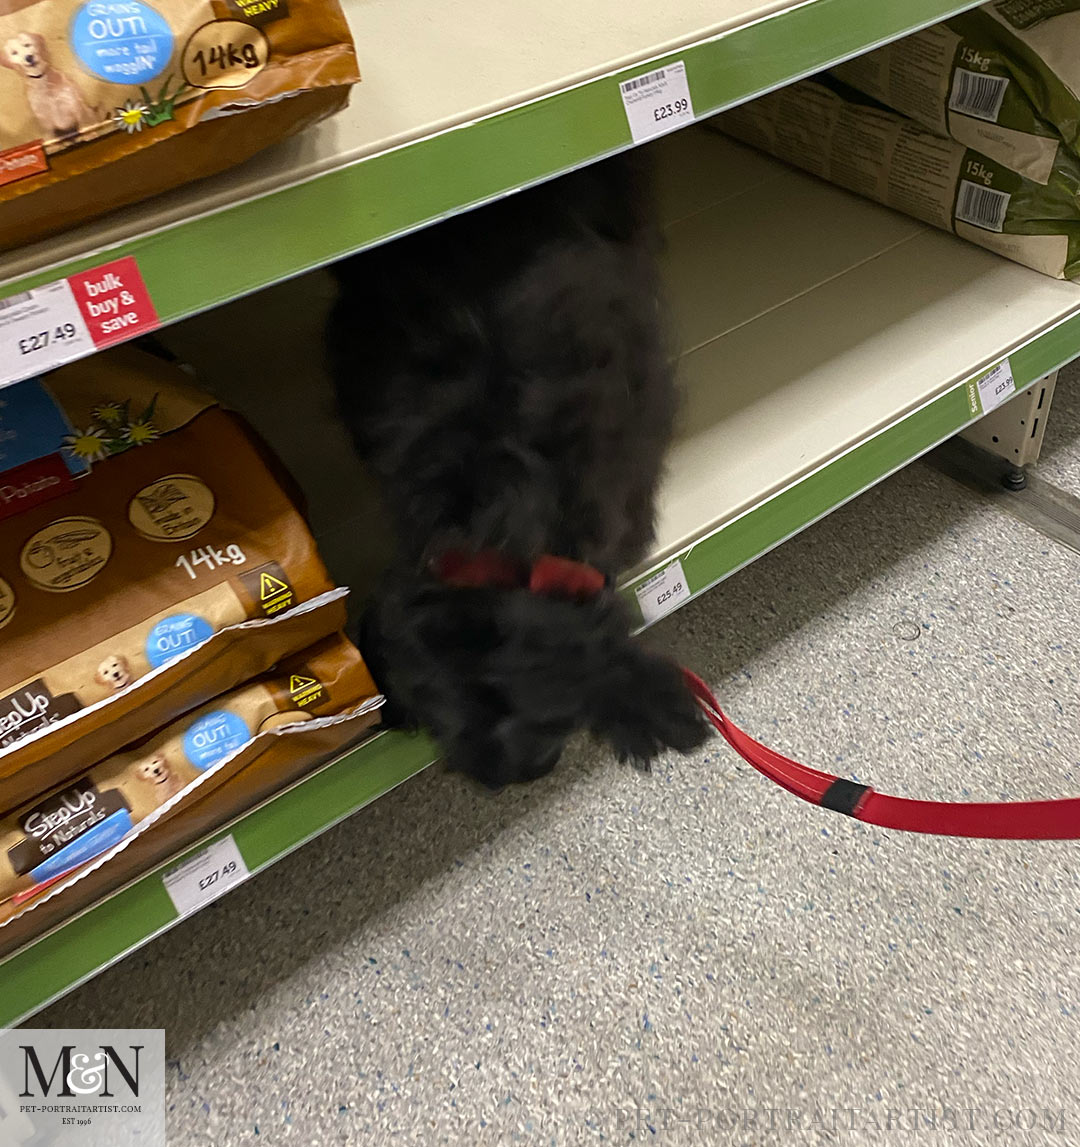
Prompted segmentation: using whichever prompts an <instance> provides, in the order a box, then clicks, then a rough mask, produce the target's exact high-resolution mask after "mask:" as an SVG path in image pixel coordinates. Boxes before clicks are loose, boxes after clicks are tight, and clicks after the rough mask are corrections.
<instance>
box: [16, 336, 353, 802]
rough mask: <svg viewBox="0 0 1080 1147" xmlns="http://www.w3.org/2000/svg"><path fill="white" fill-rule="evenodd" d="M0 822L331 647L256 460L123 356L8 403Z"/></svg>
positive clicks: (293, 525) (238, 437)
mask: <svg viewBox="0 0 1080 1147" xmlns="http://www.w3.org/2000/svg"><path fill="white" fill-rule="evenodd" d="M3 393H4V402H5V406H4V408H3V409H2V410H0V468H2V469H3V473H0V516H2V517H3V518H4V519H5V520H3V521H2V522H0V813H2V812H3V811H5V810H7V809H11V808H14V807H16V806H17V805H19V804H22V803H23V802H24V801H26V800H28V799H30V798H31V797H33V796H34V795H35V794H37V793H40V792H42V791H44V790H45V789H47V788H50V787H52V786H53V785H54V784H56V783H59V782H60V781H62V780H64V779H65V777H67V776H70V775H72V774H73V773H75V772H76V771H78V769H79V768H81V767H84V766H85V765H86V764H87V763H90V762H92V761H93V760H96V759H100V757H101V756H104V755H105V754H107V753H110V752H115V751H116V750H117V749H118V748H120V747H121V746H122V745H124V744H126V743H128V742H129V741H131V740H132V739H134V738H136V737H140V736H143V735H144V734H146V733H148V732H149V731H150V730H151V729H153V728H156V727H159V726H160V725H161V724H163V723H164V722H165V721H168V720H171V719H172V718H173V717H175V716H176V715H178V714H179V713H182V712H184V711H186V710H187V709H190V708H191V707H192V706H194V705H196V704H200V703H201V702H202V701H204V700H206V699H207V698H209V697H212V696H216V695H217V694H219V693H221V692H222V691H224V690H226V689H229V688H232V687H233V686H234V685H236V684H238V683H239V682H241V681H243V680H246V679H247V678H249V677H251V676H252V675H253V674H254V673H259V672H262V671H264V670H265V669H267V668H269V667H270V666H271V665H273V664H274V663H275V662H276V661H278V660H279V659H280V658H281V657H283V656H287V655H288V654H290V653H292V652H295V651H296V650H299V649H302V648H304V647H306V646H308V645H310V644H311V643H312V642H314V641H317V640H318V639H320V638H322V637H324V636H326V635H327V634H330V633H333V632H336V631H337V630H338V629H340V627H341V625H342V622H343V618H344V604H343V601H342V597H343V592H342V591H337V592H334V587H333V585H332V583H331V581H330V579H329V577H328V575H327V573H326V570H325V568H324V566H323V564H322V562H321V560H320V559H319V555H318V553H317V550H316V547H315V543H314V540H313V539H312V537H311V534H310V532H309V531H308V528H307V526H306V524H305V522H304V521H303V519H302V517H301V516H300V514H299V512H298V511H297V509H296V508H295V506H294V504H293V502H292V500H291V499H290V498H289V497H288V496H287V494H286V491H285V489H284V488H283V484H282V480H280V479H279V478H278V476H277V475H276V474H275V473H274V472H273V471H272V469H271V467H270V466H269V465H268V463H267V461H266V459H265V453H264V450H263V448H262V447H261V445H260V444H259V443H257V442H256V441H255V440H254V439H253V438H252V437H251V434H250V432H249V431H248V429H247V428H246V427H245V426H244V425H243V424H242V423H241V422H240V421H239V420H238V419H236V418H235V417H234V416H233V415H231V414H229V413H227V412H226V411H224V410H221V409H219V408H218V407H216V406H213V405H211V404H210V400H209V399H207V398H206V397H205V396H203V395H201V394H199V393H198V392H197V391H194V390H192V389H191V388H190V387H188V386H187V385H186V377H185V376H184V375H183V373H182V372H180V371H179V370H177V369H176V368H174V367H172V366H170V365H168V364H166V363H163V362H161V361H160V360H158V359H156V358H154V357H153V356H150V355H147V354H144V353H142V352H139V351H136V350H133V349H132V348H127V347H124V348H120V349H119V350H117V351H111V352H108V353H106V354H101V355H96V356H94V357H93V358H90V359H86V360H84V361H82V362H79V363H75V364H73V365H71V366H68V367H64V368H62V369H61V370H58V371H56V372H55V373H53V374H52V375H50V376H48V377H47V378H46V379H45V380H42V381H30V382H25V383H21V384H19V385H17V386H14V387H10V388H8V389H7V390H5V391H4V392H3Z"/></svg>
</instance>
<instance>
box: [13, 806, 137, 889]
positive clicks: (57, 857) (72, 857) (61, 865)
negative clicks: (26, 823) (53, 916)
mask: <svg viewBox="0 0 1080 1147" xmlns="http://www.w3.org/2000/svg"><path fill="white" fill-rule="evenodd" d="M132 828H134V824H133V822H132V819H131V813H130V812H129V811H128V810H127V809H126V808H125V809H120V810H119V811H118V812H114V813H112V815H111V816H107V817H106V818H105V819H104V820H103V821H101V822H99V823H98V824H96V825H94V827H93V828H91V829H87V831H86V832H84V833H82V834H81V835H80V836H78V837H76V839H75V840H73V841H72V842H71V844H68V845H66V846H65V847H63V848H61V849H58V850H57V851H56V852H54V853H53V854H52V855H51V856H50V857H49V858H48V860H45V861H44V862H43V863H41V864H39V865H38V866H37V867H36V868H35V869H33V870H32V871H31V872H30V876H31V878H32V879H33V880H34V881H35V882H36V883H38V884H43V883H44V882H45V881H46V880H51V879H52V878H53V877H54V876H59V875H61V873H64V872H68V871H69V870H70V869H72V868H76V867H78V866H79V865H80V864H85V863H86V862H87V861H88V860H93V858H94V857H95V856H99V855H100V854H101V853H103V852H105V851H106V849H109V848H112V846H113V845H114V844H119V843H120V841H122V840H123V839H124V837H125V836H127V834H128V833H129V832H131V830H132Z"/></svg>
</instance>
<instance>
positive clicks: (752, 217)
mask: <svg viewBox="0 0 1080 1147" xmlns="http://www.w3.org/2000/svg"><path fill="white" fill-rule="evenodd" d="M655 147H656V149H657V151H658V153H659V155H658V159H659V161H660V162H659V163H658V168H659V171H660V173H661V177H662V186H661V208H662V213H663V216H664V218H665V220H666V221H667V231H668V238H669V244H668V261H669V272H668V278H669V282H670V293H671V300H672V309H673V314H674V320H675V323H676V325H677V328H678V332H679V339H680V345H681V346H682V347H683V352H682V358H681V378H682V382H683V385H684V388H685V393H686V400H685V404H684V410H683V413H682V418H681V428H680V431H679V436H678V438H677V441H676V442H675V444H674V446H673V449H672V451H671V455H670V462H669V473H668V477H667V480H666V482H665V485H664V488H663V490H662V495H661V502H660V525H659V539H658V543H657V547H656V550H655V552H654V554H653V555H652V557H651V558H650V559H649V561H648V562H646V563H644V564H643V565H642V567H641V568H640V569H639V570H637V571H632V573H631V574H630V575H629V576H628V578H627V580H626V590H627V592H628V593H629V594H630V596H631V598H632V599H633V596H634V595H633V590H634V589H635V587H637V586H638V585H640V584H641V583H642V582H643V581H644V580H646V579H647V577H648V576H649V575H650V574H651V572H652V571H654V570H656V569H660V568H663V566H664V565H666V564H667V563H668V562H670V561H672V560H673V559H675V558H678V559H679V560H680V561H681V564H682V567H683V571H684V573H685V578H686V582H687V584H688V586H689V589H690V592H691V594H697V593H700V592H702V591H703V590H704V589H706V588H707V587H708V586H710V585H712V584H714V583H715V582H717V581H719V580H720V579H722V578H723V577H725V576H727V575H728V574H729V573H731V572H732V571H733V570H734V569H737V568H738V567H740V566H741V565H743V564H745V563H746V562H748V561H750V560H752V559H753V558H754V557H756V556H757V555H758V554H760V553H762V552H764V551H765V550H767V549H769V548H770V547H772V546H774V545H776V544H778V543H779V542H780V541H782V540H784V539H785V538H786V537H788V536H790V535H792V534H794V533H796V532H797V531H798V530H800V529H802V528H804V527H805V526H806V525H808V524H809V523H810V522H812V521H814V520H815V519H817V518H819V517H821V516H822V515H824V514H826V513H828V512H829V511H830V510H831V509H833V508H834V507H835V506H837V505H839V504H841V503H842V502H844V501H846V500H847V499H849V498H851V497H853V496H854V495H855V494H857V493H858V492H859V491H860V490H862V489H865V488H866V487H867V486H869V485H872V484H873V483H874V482H877V481H879V480H880V479H881V478H883V477H884V476H885V475H887V474H888V473H890V472H892V471H893V470H895V469H897V468H898V467H900V466H902V465H904V464H905V463H906V462H908V461H910V460H911V459H913V458H915V457H917V456H918V455H919V454H921V453H923V452H925V451H926V450H928V449H930V448H931V447H932V446H933V445H935V444H936V443H937V442H939V441H941V440H942V439H944V438H946V437H949V436H950V435H952V434H953V433H955V432H956V431H958V430H959V429H961V428H962V427H963V426H965V425H967V424H968V423H970V422H971V421H973V419H974V418H975V417H977V415H978V409H977V403H976V405H975V406H973V405H972V402H971V399H970V398H969V394H970V389H971V388H970V385H969V384H970V383H971V381H972V380H973V379H974V378H977V377H978V376H979V375H980V374H981V373H982V372H984V371H985V370H986V369H987V368H988V367H990V366H992V365H994V364H995V363H997V362H999V361H1000V360H1002V359H1003V358H1005V357H1008V358H1009V359H1010V362H1011V366H1012V369H1013V373H1014V375H1015V377H1016V381H1017V386H1018V388H1020V389H1022V388H1023V387H1024V386H1025V385H1027V384H1028V383H1030V382H1033V381H1035V380H1036V379H1037V378H1039V377H1041V376H1042V375H1044V374H1046V373H1047V372H1049V371H1050V370H1052V369H1054V368H1055V367H1057V366H1059V365H1061V364H1062V363H1064V362H1066V361H1068V360H1069V359H1071V358H1073V357H1076V356H1077V354H1080V287H1077V286H1076V285H1074V284H1070V283H1061V282H1057V281H1055V280H1052V279H1048V278H1045V277H1043V276H1041V275H1038V274H1036V273H1035V272H1033V271H1028V270H1026V269H1024V268H1022V267H1019V266H1016V265H1015V264H1012V263H1009V262H1006V261H1005V260H1003V259H1000V258H998V257H997V256H995V255H992V254H990V253H988V252H986V251H983V250H981V249H979V248H976V247H973V246H970V245H968V244H966V243H963V242H962V241H960V240H957V239H955V238H953V237H952V236H950V235H947V234H943V233H941V232H937V231H932V230H929V229H927V228H925V227H923V226H922V225H921V224H918V223H915V222H913V221H912V220H909V219H907V218H906V217H904V216H901V215H897V214H895V213H894V212H891V211H889V210H887V209H885V208H882V207H878V206H876V205H874V204H871V203H869V202H866V201H864V200H861V199H858V198H856V197H854V196H852V195H849V194H848V193H846V192H843V191H840V190H837V189H835V188H832V187H829V186H828V185H826V184H824V183H821V182H819V181H817V180H815V179H813V178H812V177H810V176H807V175H804V174H802V173H799V172H796V171H794V170H792V169H790V168H787V167H785V166H784V165H782V164H779V163H777V162H775V161H773V160H770V159H767V158H765V157H763V156H760V155H758V154H756V153H754V152H752V151H749V150H747V149H745V148H743V147H742V146H740V145H738V144H735V143H732V142H730V141H728V140H726V139H724V138H723V137H721V136H718V135H716V134H714V133H712V132H710V131H707V130H705V129H694V130H692V131H688V132H682V133H679V134H677V135H674V136H671V137H669V138H668V139H665V140H663V141H660V142H659V143H658V144H656V145H655ZM328 301H329V293H328V292H327V290H326V283H325V281H324V280H322V279H320V278H318V277H316V278H314V279H309V280H305V281H298V282H296V283H293V284H289V285H287V286H285V287H282V288H279V289H278V290H277V291H275V292H270V293H268V294H267V295H264V296H261V297H257V298H251V299H247V300H244V301H242V302H239V303H237V304H235V305H234V306H233V307H230V308H227V309H222V310H221V311H218V312H214V313H211V314H207V315H205V316H202V317H201V318H199V319H198V320H195V321H194V322H192V323H189V324H184V326H182V327H178V328H176V329H175V330H174V331H173V332H170V339H171V341H172V342H173V345H174V346H175V347H176V349H178V350H180V351H181V352H182V353H184V355H185V357H187V358H189V359H191V360H192V361H193V362H194V364H195V366H196V367H197V368H198V369H199V371H200V374H201V375H202V377H203V379H204V381H205V382H206V383H207V384H208V385H210V386H211V387H214V388H216V389H218V390H219V391H221V392H224V393H225V394H227V396H228V397H229V398H230V399H231V400H232V401H233V402H234V404H236V405H239V406H240V407H241V408H242V409H244V410H245V412H246V413H248V414H249V416H250V417H251V418H252V419H253V420H254V421H255V422H256V423H257V424H258V425H259V428H260V429H261V430H262V431H263V433H264V434H265V435H266V437H267V438H268V439H269V440H270V441H271V443H272V444H273V445H274V446H275V447H276V449H277V450H278V451H279V453H281V454H282V455H283V457H284V458H285V460H286V461H287V463H288V464H289V465H290V467H291V469H292V470H293V471H294V472H295V473H296V474H297V476H298V477H299V478H300V480H301V482H302V484H304V485H305V486H306V487H307V490H308V493H309V496H310V497H311V499H312V510H313V515H314V519H315V522H316V531H317V533H318V534H319V536H320V544H321V545H322V546H323V548H324V549H325V550H326V552H327V554H328V556H329V557H330V558H331V564H332V565H335V564H336V563H337V562H340V561H345V560H347V559H348V554H349V552H350V551H359V550H363V549H365V548H366V545H367V542H368V539H369V538H373V537H375V535H376V533H377V527H376V525H375V522H374V518H373V516H372V510H371V506H370V503H369V502H368V501H367V500H366V497H365V496H363V495H361V496H358V497H357V498H356V499H355V501H354V504H352V505H350V504H349V501H348V498H347V493H348V492H349V491H351V490H354V489H359V488H360V487H359V485H358V481H359V479H358V473H357V470H356V467H357V463H356V461H355V458H353V456H352V453H351V450H350V449H349V448H348V443H347V439H346V437H345V435H344V432H343V429H342V428H341V427H340V426H337V425H333V423H332V421H331V420H332V418H333V415H332V408H331V406H330V404H329V398H328V392H327V390H326V385H327V384H326V382H325V379H323V380H321V381H320V378H319V374H318V371H317V370H316V369H315V368H314V366H312V367H310V368H309V369H307V370H306V371H303V373H302V375H301V376H302V377H304V379H305V390H304V410H305V419H304V422H303V434H302V435H301V434H300V432H299V430H298V420H297V418H296V410H297V407H296V404H295V402H293V403H290V402H289V401H288V400H287V396H288V394H289V393H290V391H291V388H293V387H294V386H295V379H296V377H297V376H298V372H300V371H301V370H302V367H301V365H300V364H301V363H302V362H303V361H304V360H305V357H306V356H309V355H310V346H311V342H312V340H313V339H314V338H315V337H316V333H317V332H318V331H319V330H320V329H321V323H322V317H321V312H320V308H324V307H325V306H326V305H327V303H328ZM290 314H291V315H293V316H295V326H296V330H295V331H294V334H295V335H296V337H295V338H294V339H293V340H292V341H290V342H289V343H288V345H286V346H282V345H281V344H280V343H279V342H275V341H274V339H273V337H272V336H273V334H274V332H275V331H280V330H281V327H282V323H283V322H284V318H283V316H286V315H290ZM279 385H280V387H281V388H282V389H281V390H280V391H276V390H275V387H276V386H279ZM320 387H321V388H322V389H320ZM281 395H284V396H285V397H284V398H281V397H279V396H281ZM338 534H340V537H338ZM335 538H337V541H338V542H340V543H341V544H340V545H338V544H336V543H335ZM350 572H351V571H349V570H345V571H344V575H345V576H343V580H346V578H348V580H353V579H352V578H351V577H348V574H349V573H350ZM341 573H342V571H341V570H340V569H339V574H341ZM433 756H434V749H433V747H432V746H431V744H430V743H429V742H427V741H425V740H423V739H419V738H406V737H402V736H399V735H397V734H384V735H382V736H380V737H378V738H376V739H375V740H374V741H372V742H370V743H368V744H367V745H365V746H363V747H361V748H360V749H358V750H356V751H355V752H353V753H351V754H349V755H348V756H346V757H345V758H343V759H342V760H341V761H339V762H337V763H335V764H332V765H330V766H328V767H327V768H325V769H323V770H321V771H320V772H318V773H317V774H315V775H314V776H313V777H311V778H309V779H307V780H305V781H303V782H301V783H299V784H297V785H296V786H294V787H293V788H291V789H290V790H288V791H287V792H285V793H283V794H280V795H278V796H276V797H274V798H273V799H272V800H270V801H268V802H267V803H266V804H264V805H263V806H261V807H259V808H257V809H255V810H252V811H251V812H249V813H247V814H245V815H244V816H243V817H242V818H240V819H239V820H238V821H237V822H236V823H235V824H234V825H233V826H231V828H230V829H229V831H231V832H232V833H233V835H234V836H235V838H236V840H237V843H238V845H239V847H240V850H241V853H242V855H243V856H244V858H245V860H246V861H247V863H248V866H249V868H251V869H252V871H258V870H260V869H262V868H265V867H266V866H267V865H269V864H270V863H272V862H273V860H274V859H276V858H277V857H279V856H282V855H285V854H286V853H288V852H289V851H291V850H292V849H293V848H295V847H296V846H297V845H299V844H301V843H303V841H305V840H307V839H309V838H310V837H312V836H314V835H316V834H318V833H319V832H321V831H323V830H324V829H325V828H327V827H329V826H330V825H332V824H334V823H336V822H337V821H338V820H340V819H341V818H342V817H343V816H346V815H348V814H349V813H350V812H351V811H353V810H355V809H357V808H360V807H362V806H363V805H364V804H366V803H368V802H369V801H370V800H372V799H374V798H375V797H377V796H378V795H380V794H381V793H383V792H385V791H387V790H388V789H389V788H391V787H393V786H394V785H396V784H398V783H400V782H401V781H402V780H404V779H405V778H406V777H408V776H409V775H411V774H412V773H414V772H416V771H418V770H419V769H420V768H422V767H424V766H425V765H426V764H427V763H428V762H429V761H430V760H431V759H432V758H433ZM218 835H220V833H219V834H218ZM176 859H177V858H173V859H172V860H170V861H169V864H170V865H171V864H173V863H175V860H176ZM175 921H176V916H175V913H174V912H173V911H172V909H171V906H170V903H169V901H168V898H167V897H166V895H165V892H164V889H163V886H162V882H161V878H160V875H159V874H155V873H151V874H148V875H146V876H144V877H142V878H140V879H139V880H137V881H135V882H134V883H133V884H131V885H130V886H129V887H127V888H125V889H124V890H122V891H121V892H119V893H117V894H115V895H113V896H112V897H111V898H110V899H109V900H107V901H105V902H103V903H101V904H99V905H97V906H95V907H94V908H92V909H90V910H89V911H87V912H85V913H83V914H82V915H80V916H78V917H77V918H76V919H74V920H73V921H71V922H69V923H68V924H66V925H64V926H62V927H60V928H58V929H56V930H55V931H54V932H52V933H51V934H50V935H48V936H46V937H45V938H44V939H41V940H39V941H37V942H36V943H34V944H32V945H31V946H29V947H27V948H25V949H24V950H23V951H21V952H20V953H17V954H16V955H14V956H12V957H10V958H9V959H8V960H7V961H6V962H2V963H0V1024H5V1023H10V1022H13V1021H15V1020H16V1019H17V1018H19V1017H21V1016H24V1015H26V1014H28V1013H30V1012H32V1011H34V1010H36V1009H37V1008H39V1007H40V1006H42V1005H43V1004H44V1003H45V1002H47V1001H48V1000H49V999H51V998H53V997H55V996H56V995H57V994H59V993H61V992H63V991H64V990H65V989H66V988H67V987H69V986H72V985H74V984H75V983H78V982H80V981H81V980H83V979H85V978H87V977H88V976H90V975H92V974H93V973H94V972H95V970H97V969H99V968H100V967H103V966H105V965H107V964H108V963H110V962H112V961H114V960H115V959H118V958H119V957H120V956H122V955H123V954H125V953H126V952H128V951H131V950H132V949H134V948H137V947H138V946H139V945H140V944H142V943H144V942H145V941H146V940H147V939H149V938H150V937H152V936H154V935H156V934H158V933H159V932H160V931H162V930H163V929H165V928H168V927H170V926H171V925H172V924H173V923H175Z"/></svg>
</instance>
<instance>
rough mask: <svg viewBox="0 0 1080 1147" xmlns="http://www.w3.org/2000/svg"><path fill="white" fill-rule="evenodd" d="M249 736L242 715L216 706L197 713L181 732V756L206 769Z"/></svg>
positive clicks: (243, 742) (240, 746)
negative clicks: (210, 710) (182, 734)
mask: <svg viewBox="0 0 1080 1147" xmlns="http://www.w3.org/2000/svg"><path fill="white" fill-rule="evenodd" d="M250 740H251V734H250V733H249V732H248V727H247V725H246V724H245V723H244V721H243V720H242V718H240V717H238V716H237V715H236V714H235V713H230V712H228V710H226V709H215V710H214V712H213V713H207V714H206V715H205V716H204V717H200V718H199V719H198V720H197V721H196V722H195V723H194V724H193V725H192V726H191V727H190V728H189V729H188V731H187V732H186V733H185V734H184V756H186V757H187V759H188V760H189V761H190V762H191V763H192V764H193V765H194V766H195V768H197V769H208V768H210V766H211V765H216V764H217V763H218V761H220V760H222V759H223V758H225V757H227V756H228V755H229V754H230V753H234V752H236V750H237V749H241V748H243V747H244V745H246V744H247V743H248V741H250Z"/></svg>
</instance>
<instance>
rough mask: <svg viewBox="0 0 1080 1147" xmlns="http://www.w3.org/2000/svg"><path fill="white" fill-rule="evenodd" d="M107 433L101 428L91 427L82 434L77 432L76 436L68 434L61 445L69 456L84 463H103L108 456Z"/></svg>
mask: <svg viewBox="0 0 1080 1147" xmlns="http://www.w3.org/2000/svg"><path fill="white" fill-rule="evenodd" d="M105 433H106V431H105V429H104V428H103V427H101V426H91V427H90V428H89V429H88V430H83V431H81V432H80V431H78V430H76V431H75V433H74V434H66V435H65V436H64V438H63V439H62V441H61V445H62V446H63V448H64V449H65V450H66V451H67V452H68V453H69V454H73V455H74V456H75V457H76V458H81V459H82V460H83V461H84V462H101V461H103V460H104V458H105V457H106V455H107V454H108V443H107V442H106V441H105Z"/></svg>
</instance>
